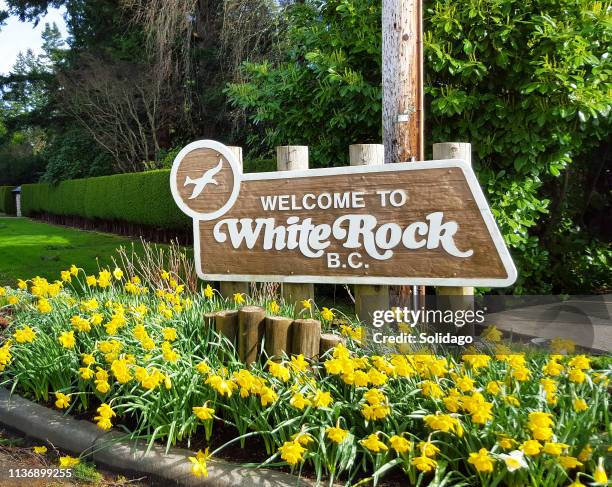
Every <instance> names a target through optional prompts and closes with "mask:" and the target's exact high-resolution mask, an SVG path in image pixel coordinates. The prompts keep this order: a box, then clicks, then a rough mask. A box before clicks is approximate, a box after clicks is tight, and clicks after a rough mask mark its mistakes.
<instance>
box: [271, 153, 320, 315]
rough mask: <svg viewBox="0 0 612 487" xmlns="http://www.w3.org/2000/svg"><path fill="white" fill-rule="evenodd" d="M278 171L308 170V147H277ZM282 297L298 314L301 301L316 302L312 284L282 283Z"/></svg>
mask: <svg viewBox="0 0 612 487" xmlns="http://www.w3.org/2000/svg"><path fill="white" fill-rule="evenodd" d="M276 169H277V170H278V171H297V170H304V169H308V146H306V145H282V146H279V147H277V148H276ZM289 189H290V188H289ZM281 295H282V297H283V299H284V300H285V302H286V303H293V305H294V307H295V309H296V312H297V311H299V310H300V309H301V305H300V302H301V301H305V300H309V299H312V300H314V285H313V284H311V283H293V282H287V283H282V284H281Z"/></svg>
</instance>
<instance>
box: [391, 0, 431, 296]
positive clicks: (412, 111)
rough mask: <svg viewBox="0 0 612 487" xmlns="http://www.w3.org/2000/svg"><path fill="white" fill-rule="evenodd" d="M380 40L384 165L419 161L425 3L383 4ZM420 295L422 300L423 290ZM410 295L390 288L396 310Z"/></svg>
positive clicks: (399, 0)
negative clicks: (381, 37)
mask: <svg viewBox="0 0 612 487" xmlns="http://www.w3.org/2000/svg"><path fill="white" fill-rule="evenodd" d="M382 36H383V39H382V41H383V42H382V85H383V120H382V123H383V145H384V146H385V163H393V162H408V161H422V160H424V159H425V154H424V142H423V139H424V134H423V133H424V105H423V91H424V90H423V0H383V2H382ZM418 294H419V295H420V296H423V299H424V295H425V287H424V286H420V287H419V293H418ZM409 296H410V287H409V286H394V287H392V288H391V302H392V303H393V304H397V306H405V305H406V304H407V303H408V299H409ZM419 306H420V304H419Z"/></svg>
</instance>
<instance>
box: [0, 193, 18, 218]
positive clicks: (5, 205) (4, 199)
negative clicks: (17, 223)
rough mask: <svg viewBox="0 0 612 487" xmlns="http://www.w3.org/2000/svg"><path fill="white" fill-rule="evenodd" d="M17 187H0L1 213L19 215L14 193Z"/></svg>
mask: <svg viewBox="0 0 612 487" xmlns="http://www.w3.org/2000/svg"><path fill="white" fill-rule="evenodd" d="M13 189H15V186H0V213H6V214H7V215H16V214H17V205H16V204H15V195H14V194H13V193H12V191H13Z"/></svg>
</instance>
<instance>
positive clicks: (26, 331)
mask: <svg viewBox="0 0 612 487" xmlns="http://www.w3.org/2000/svg"><path fill="white" fill-rule="evenodd" d="M13 336H14V337H15V341H16V342H17V343H32V342H33V341H34V339H35V338H36V332H35V331H34V330H33V329H32V328H31V327H29V326H24V327H22V328H19V329H17V330H15V333H14V335H13Z"/></svg>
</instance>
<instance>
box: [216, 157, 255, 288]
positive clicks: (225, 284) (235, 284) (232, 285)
mask: <svg viewBox="0 0 612 487" xmlns="http://www.w3.org/2000/svg"><path fill="white" fill-rule="evenodd" d="M228 149H229V150H231V151H232V152H233V154H234V156H236V160H237V161H238V164H239V165H240V168H241V169H244V166H243V160H242V147H238V146H229V147H228ZM219 289H220V291H221V296H223V297H224V298H227V299H232V297H233V296H234V294H236V293H240V294H249V283H248V282H242V281H221V284H220V285H219Z"/></svg>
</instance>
